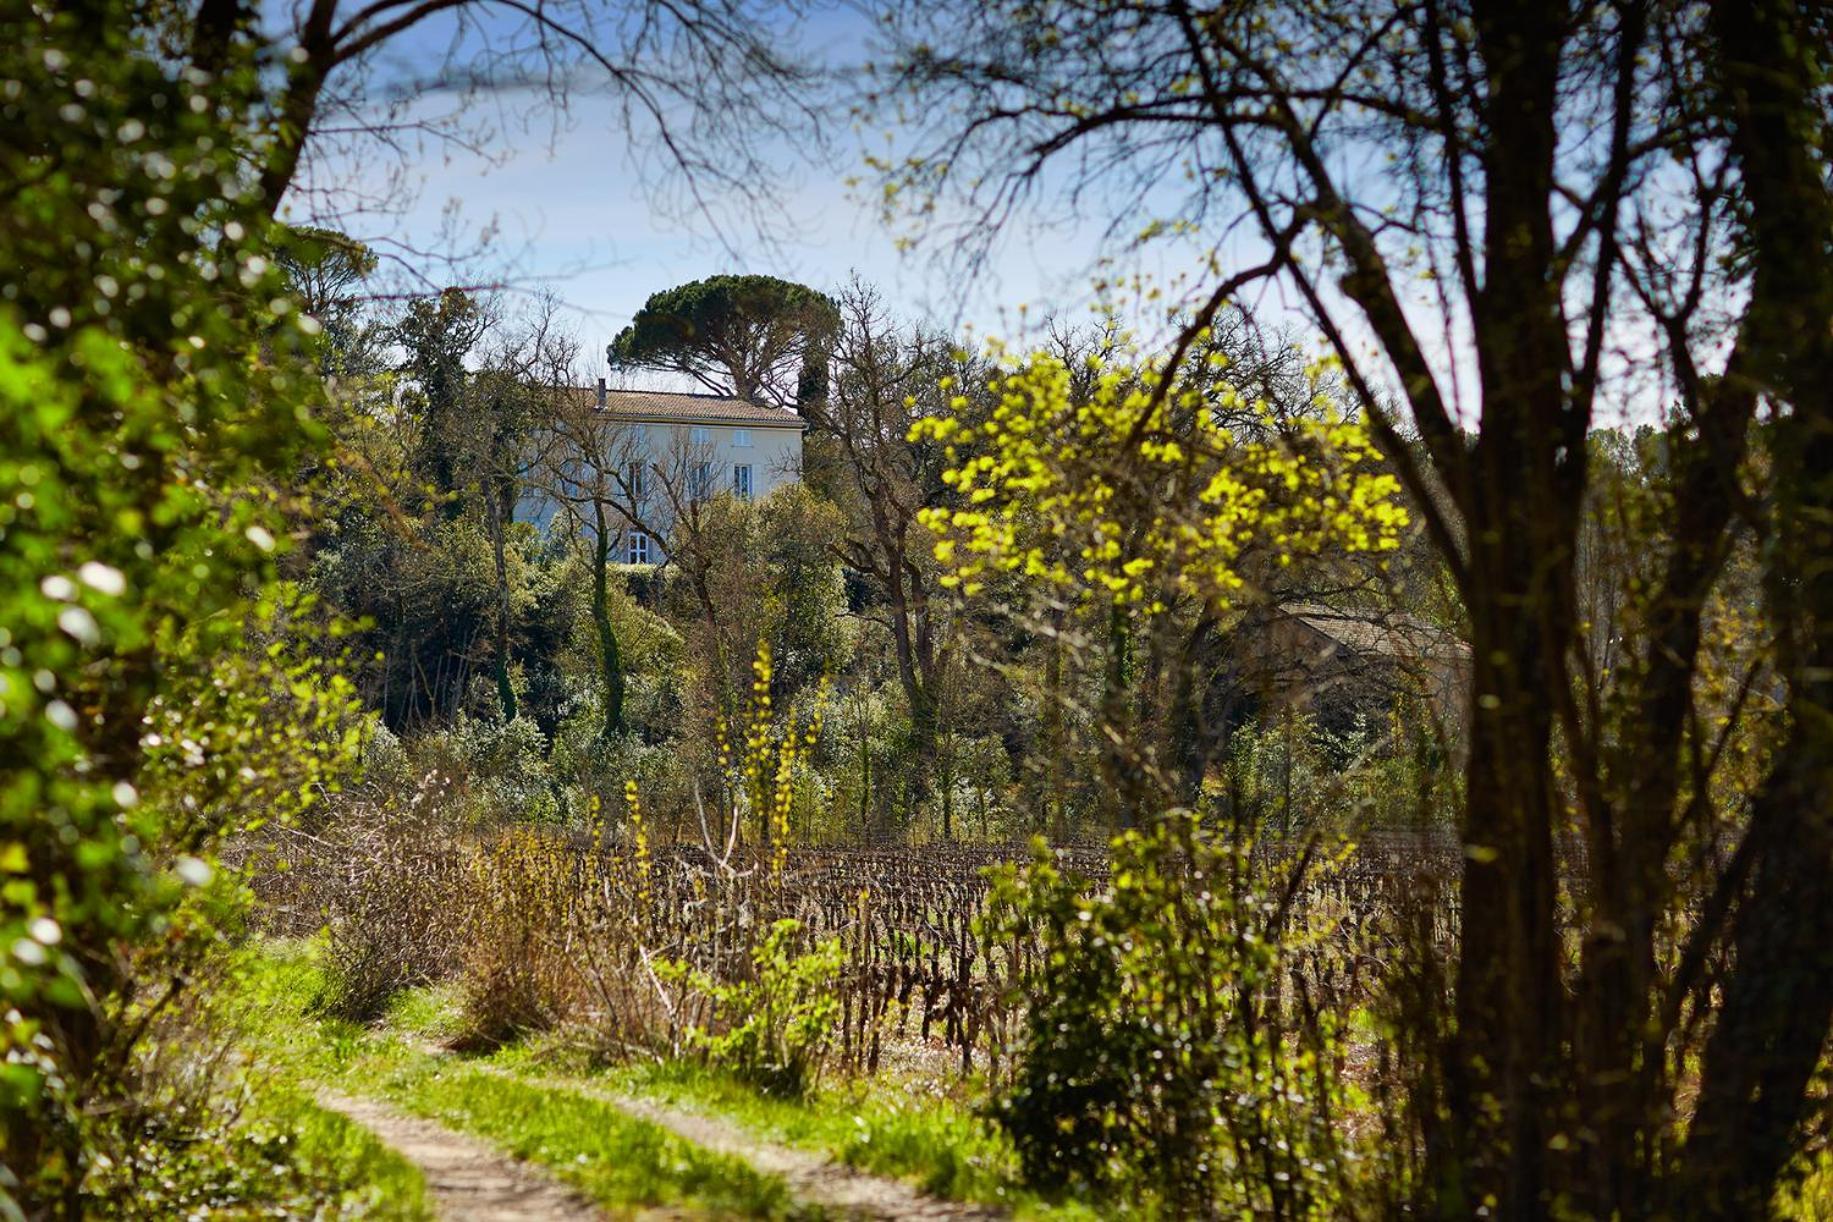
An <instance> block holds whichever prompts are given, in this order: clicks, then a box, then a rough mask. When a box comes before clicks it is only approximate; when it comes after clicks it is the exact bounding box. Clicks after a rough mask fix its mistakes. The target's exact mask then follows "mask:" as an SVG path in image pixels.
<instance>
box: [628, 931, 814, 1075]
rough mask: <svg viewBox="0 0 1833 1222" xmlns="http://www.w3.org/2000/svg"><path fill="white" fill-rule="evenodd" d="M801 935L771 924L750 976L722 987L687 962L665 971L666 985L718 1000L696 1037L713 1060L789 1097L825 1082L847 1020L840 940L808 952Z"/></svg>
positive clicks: (753, 953) (759, 947) (696, 1040)
mask: <svg viewBox="0 0 1833 1222" xmlns="http://www.w3.org/2000/svg"><path fill="white" fill-rule="evenodd" d="M801 934H802V927H801V924H800V923H799V922H797V921H794V920H787V919H785V920H780V921H777V922H776V923H775V924H774V925H772V926H771V928H770V932H769V933H767V934H766V935H764V940H763V941H762V942H760V943H758V945H757V947H756V949H755V950H754V951H753V952H752V967H753V969H754V974H753V975H752V976H751V977H750V978H749V979H743V980H736V981H733V982H731V983H722V982H720V981H717V980H714V979H713V978H712V977H710V976H708V975H707V974H706V973H704V972H699V971H696V970H694V969H693V968H691V967H689V966H687V965H686V964H683V963H671V964H668V965H666V967H665V968H664V969H662V970H661V974H662V977H663V979H664V980H665V981H666V982H668V983H675V984H679V983H685V984H686V985H688V986H689V987H690V988H693V989H694V990H696V991H697V992H699V993H701V994H702V995H704V996H706V997H708V998H710V999H711V1000H712V1002H713V1017H712V1021H711V1022H710V1023H709V1024H708V1026H706V1027H704V1028H701V1029H699V1030H697V1031H695V1032H694V1035H693V1039H694V1043H695V1045H696V1046H697V1047H699V1048H700V1049H701V1050H702V1052H704V1054H705V1055H706V1057H707V1059H708V1061H709V1062H711V1063H712V1064H713V1065H715V1066H718V1067H720V1068H722V1069H726V1070H729V1071H730V1072H732V1073H734V1074H736V1075H737V1076H738V1077H739V1078H741V1079H743V1080H744V1081H747V1082H750V1083H752V1084H754V1085H756V1086H758V1087H760V1088H762V1089H763V1090H765V1091H767V1092H769V1093H771V1094H776V1095H781V1096H786V1097H796V1096H800V1095H803V1094H806V1093H807V1092H808V1091H809V1090H811V1089H812V1088H813V1087H814V1085H815V1083H816V1082H817V1081H818V1080H819V1079H820V1076H821V1071H822V1069H823V1068H824V1067H825V1065H826V1063H827V1059H828V1053H829V1049H830V1047H831V1045H832V1043H833V1037H834V1023H835V1021H836V1020H837V1019H838V1018H839V1016H840V1001H839V997H838V995H837V993H836V991H835V989H834V983H835V980H836V978H837V977H838V976H839V973H840V967H841V964H842V963H843V962H844V960H845V956H844V954H843V953H842V951H841V948H840V943H839V941H838V940H837V939H828V940H827V941H825V942H821V943H819V944H818V945H816V946H815V947H814V948H813V949H812V950H809V951H806V952H802V951H800V949H799V948H800V946H801V943H802V936H801Z"/></svg>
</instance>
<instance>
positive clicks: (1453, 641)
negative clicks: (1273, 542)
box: [1280, 603, 1470, 658]
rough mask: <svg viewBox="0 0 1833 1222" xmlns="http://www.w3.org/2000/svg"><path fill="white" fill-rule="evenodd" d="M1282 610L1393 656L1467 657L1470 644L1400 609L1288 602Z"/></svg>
mask: <svg viewBox="0 0 1833 1222" xmlns="http://www.w3.org/2000/svg"><path fill="white" fill-rule="evenodd" d="M1280 610H1281V611H1283V612H1285V613H1286V614H1287V615H1290V616H1291V617H1292V618H1294V619H1296V620H1298V621H1299V622H1300V623H1302V624H1304V625H1305V626H1306V627H1307V628H1310V629H1311V630H1312V631H1314V632H1319V633H1322V634H1323V635H1324V636H1326V637H1329V638H1330V639H1331V640H1333V641H1335V642H1336V643H1337V644H1339V645H1341V646H1343V647H1344V648H1346V649H1350V650H1353V651H1354V652H1356V653H1359V654H1363V655H1369V654H1376V655H1381V656H1384V657H1390V658H1446V657H1467V656H1469V653H1470V647H1469V646H1468V645H1466V644H1465V643H1464V642H1462V641H1460V640H1458V638H1457V637H1456V636H1455V635H1454V634H1453V633H1451V632H1449V631H1447V630H1446V629H1444V628H1441V627H1439V626H1438V625H1437V624H1434V623H1431V622H1430V621H1428V620H1424V619H1420V618H1419V617H1418V616H1414V615H1406V614H1404V613H1401V612H1397V611H1386V612H1379V611H1374V612H1371V611H1364V612H1355V611H1338V610H1336V609H1335V608H1333V607H1326V606H1322V605H1320V604H1318V603H1287V604H1285V605H1284V606H1282V607H1281V608H1280Z"/></svg>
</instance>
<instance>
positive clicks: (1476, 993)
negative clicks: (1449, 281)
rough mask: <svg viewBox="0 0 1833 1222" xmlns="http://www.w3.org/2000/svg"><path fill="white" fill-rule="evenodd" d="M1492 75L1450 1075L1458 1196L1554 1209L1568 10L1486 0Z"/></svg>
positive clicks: (1474, 1205)
mask: <svg viewBox="0 0 1833 1222" xmlns="http://www.w3.org/2000/svg"><path fill="white" fill-rule="evenodd" d="M1475 17H1476V27H1477V37H1478V40H1479V42H1480V44H1481V48H1482V54H1483V64H1484V68H1485V71H1486V74H1487V78H1488V79H1487V92H1488V96H1487V99H1486V106H1485V109H1486V113H1487V117H1488V120H1489V125H1490V131H1489V134H1488V141H1487V143H1486V145H1485V149H1484V157H1483V173H1484V181H1485V191H1484V200H1485V214H1484V218H1483V220H1484V233H1483V275H1484V284H1483V289H1482V291H1481V292H1480V293H1479V294H1478V296H1477V298H1476V300H1475V301H1474V302H1473V310H1472V315H1473V323H1474V324H1475V327H1476V330H1477V333H1478V338H1479V344H1478V374H1479V377H1480V379H1481V383H1482V390H1483V428H1482V435H1481V439H1480V440H1479V441H1478V443H1477V446H1476V449H1475V451H1474V453H1473V455H1472V459H1473V470H1474V473H1475V477H1476V478H1475V481H1474V482H1475V484H1476V487H1475V488H1474V489H1473V491H1472V503H1471V506H1470V514H1469V522H1468V526H1469V541H1470V542H1469V547H1470V565H1469V581H1468V583H1467V586H1468V588H1467V589H1466V591H1465V596H1466V603H1467V609H1468V612H1469V615H1470V627H1471V656H1472V694H1473V698H1474V699H1473V703H1474V707H1473V708H1472V710H1471V737H1470V755H1469V759H1468V761H1467V764H1466V796H1465V813H1464V829H1463V832H1464V843H1465V853H1466V856H1465V863H1464V876H1463V887H1462V903H1463V908H1462V924H1463V943H1462V946H1461V948H1460V954H1459V961H1458V978H1457V999H1456V1017H1457V1032H1456V1041H1455V1045H1454V1049H1453V1064H1452V1065H1451V1066H1450V1067H1449V1069H1448V1074H1447V1087H1448V1090H1449V1094H1450V1102H1451V1109H1452V1114H1453V1115H1454V1116H1457V1117H1458V1118H1459V1122H1460V1124H1461V1126H1462V1128H1461V1129H1460V1134H1461V1137H1462V1141H1463V1145H1464V1149H1463V1150H1462V1152H1461V1155H1460V1157H1459V1163H1460V1166H1459V1167H1458V1168H1457V1169H1456V1173H1455V1174H1454V1175H1453V1176H1451V1177H1450V1178H1449V1182H1448V1183H1446V1185H1445V1187H1446V1188H1447V1189H1449V1191H1450V1193H1451V1197H1450V1199H1448V1200H1446V1201H1445V1202H1444V1204H1445V1205H1446V1206H1447V1207H1448V1209H1449V1210H1450V1211H1451V1212H1456V1213H1466V1212H1470V1211H1474V1210H1476V1209H1478V1208H1481V1207H1483V1206H1484V1205H1485V1204H1487V1203H1489V1202H1492V1201H1493V1203H1494V1204H1493V1205H1492V1206H1491V1207H1490V1211H1491V1215H1492V1216H1496V1217H1502V1218H1539V1217H1543V1216H1545V1212H1546V1208H1547V1182H1548V1166H1547V1160H1548V1143H1549V1141H1550V1139H1551V1138H1552V1137H1553V1136H1554V1134H1555V1129H1554V1124H1555V1123H1556V1120H1555V1117H1554V1115H1553V1113H1554V1110H1555V1109H1554V1106H1553V1105H1554V1103H1555V1101H1556V1099H1557V1095H1556V1093H1555V1092H1556V1089H1557V1085H1558V1084H1559V1083H1560V1082H1561V1080H1562V1077H1563V1075H1562V1072H1561V1071H1562V1065H1561V1057H1562V1051H1563V1042H1564V1039H1565V1037H1566V1034H1567V1032H1566V1031H1565V1027H1566V1023H1565V1021H1564V1020H1565V1006H1564V996H1563V992H1562V984H1561V980H1560V970H1559V964H1560V946H1559V926H1558V922H1557V919H1556V912H1555V895H1556V879H1555V861H1554V851H1553V833H1554V827H1555V826H1556V821H1557V819H1558V818H1559V816H1560V812H1561V811H1562V810H1563V806H1564V803H1563V800H1562V797H1561V794H1560V793H1559V790H1558V785H1557V781H1556V777H1555V761H1554V758H1553V721H1554V715H1553V712H1554V710H1555V709H1556V708H1557V707H1558V702H1559V701H1560V700H1561V699H1562V697H1563V694H1564V693H1565V691H1566V690H1567V684H1568V682H1569V680H1568V677H1567V672H1566V656H1567V652H1568V651H1569V650H1570V648H1571V646H1572V641H1573V637H1574V620H1575V612H1574V608H1573V602H1572V588H1573V587H1572V572H1573V564H1574V558H1575V553H1576V546H1577V533H1578V523H1579V520H1580V507H1579V500H1580V497H1581V495H1582V492H1583V489H1584V472H1585V466H1584V462H1585V459H1584V454H1585V448H1584V438H1585V433H1586V428H1587V426H1588V424H1589V421H1588V420H1587V419H1584V418H1580V417H1579V415H1578V413H1579V412H1580V410H1581V409H1580V408H1579V407H1578V406H1577V405H1575V403H1574V401H1573V400H1572V399H1571V398H1570V397H1569V396H1568V394H1567V393H1566V388H1565V387H1564V385H1563V384H1562V378H1561V372H1562V370H1563V369H1564V368H1565V367H1566V365H1567V363H1568V353H1567V347H1566V343H1567V341H1566V330H1565V324H1564V320H1563V316H1562V313H1561V308H1560V300H1559V291H1558V278H1557V277H1556V276H1554V275H1553V274H1552V268H1553V263H1554V259H1555V254H1556V245H1555V242H1554V236H1553V225H1552V216H1551V202H1550V201H1551V198H1552V187H1553V158H1554V150H1555V146H1556V142H1557V133H1556V125H1555V117H1556V110H1557V106H1556V96H1555V91H1556V84H1557V75H1558V65H1559V63H1560V59H1561V56H1560V50H1561V45H1562V41H1563V39H1564V38H1565V36H1566V25H1565V17H1564V15H1563V14H1562V13H1561V12H1559V11H1558V9H1557V8H1556V7H1553V6H1544V5H1517V4H1512V3H1511V4H1500V3H1499V4H1479V5H1478V6H1477V11H1476V13H1475Z"/></svg>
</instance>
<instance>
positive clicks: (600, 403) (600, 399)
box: [598, 378, 605, 412]
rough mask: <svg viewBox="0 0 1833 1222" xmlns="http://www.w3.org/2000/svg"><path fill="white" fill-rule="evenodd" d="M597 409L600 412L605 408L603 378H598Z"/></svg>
mask: <svg viewBox="0 0 1833 1222" xmlns="http://www.w3.org/2000/svg"><path fill="white" fill-rule="evenodd" d="M598 410H599V411H601V412H602V411H604V410H605V380H604V379H603V378H600V379H598Z"/></svg>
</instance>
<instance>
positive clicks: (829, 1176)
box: [475, 1065, 1006, 1222]
mask: <svg viewBox="0 0 1833 1222" xmlns="http://www.w3.org/2000/svg"><path fill="white" fill-rule="evenodd" d="M475 1068H477V1069H481V1070H483V1071H484V1072H485V1073H492V1074H497V1075H498V1076H500V1077H505V1078H510V1079H513V1080H516V1081H526V1082H531V1083H532V1084H534V1085H537V1086H540V1087H542V1088H543V1089H545V1090H553V1091H569V1092H571V1093H573V1094H576V1095H583V1096H585V1097H587V1098H591V1099H597V1100H600V1101H601V1102H604V1103H609V1104H611V1105H612V1106H613V1107H616V1108H620V1109H622V1110H623V1111H625V1112H627V1113H629V1114H630V1115H632V1116H635V1117H636V1118H637V1119H639V1120H647V1121H648V1122H649V1123H651V1124H653V1125H657V1126H658V1127H660V1128H664V1129H667V1130H668V1131H669V1132H671V1133H673V1134H675V1135H676V1136H677V1137H681V1138H683V1139H685V1140H687V1141H691V1142H693V1143H694V1144H695V1145H697V1146H699V1147H701V1148H702V1149H704V1150H711V1151H712V1152H714V1153H715V1154H726V1155H731V1156H732V1157H734V1158H741V1159H743V1160H744V1161H745V1162H747V1163H749V1164H750V1165H751V1166H752V1167H754V1168H756V1169H757V1170H758V1171H761V1172H763V1173H764V1174H766V1175H777V1176H781V1177H782V1178H783V1181H784V1182H785V1183H787V1184H788V1185H789V1191H790V1193H791V1194H792V1195H793V1196H794V1197H795V1199H796V1200H797V1201H798V1202H799V1203H801V1204H804V1205H813V1206H817V1207H819V1208H820V1209H821V1210H823V1211H824V1212H826V1213H829V1214H833V1215H836V1216H838V1217H842V1218H852V1219H891V1218H915V1219H950V1220H957V1222H958V1220H961V1219H995V1218H1003V1217H1005V1216H1006V1214H1005V1212H1004V1211H1002V1210H997V1209H990V1208H988V1207H987V1206H984V1205H970V1204H966V1203H964V1202H961V1201H945V1200H942V1199H941V1198H940V1197H933V1196H930V1195H928V1194H927V1193H924V1192H920V1191H918V1190H917V1189H915V1188H912V1187H911V1186H910V1185H909V1184H906V1183H904V1182H902V1181H901V1180H894V1179H887V1178H885V1177H883V1176H877V1175H870V1174H868V1173H866V1172H864V1171H858V1170H855V1169H854V1168H852V1167H849V1166H847V1165H846V1164H844V1163H839V1162H835V1161H834V1160H833V1159H831V1158H828V1157H826V1156H825V1155H821V1154H816V1153H814V1152H813V1151H810V1150H801V1149H797V1148H796V1147H794V1146H786V1145H783V1144H782V1143H780V1142H774V1141H768V1140H766V1139H764V1138H761V1137H758V1136H757V1135H756V1134H754V1133H751V1132H750V1131H748V1130H747V1129H745V1128H744V1127H742V1126H740V1125H737V1124H734V1123H733V1122H732V1121H729V1120H726V1119H723V1118H721V1117H718V1116H710V1115H708V1114H706V1113H705V1112H695V1111H688V1110H686V1109H683V1108H677V1107H669V1106H666V1105H664V1104H660V1103H653V1102H651V1101H649V1100H647V1099H635V1098H632V1097H630V1096H629V1095H621V1094H615V1093H613V1092H611V1091H602V1090H595V1089H594V1088H592V1087H590V1086H585V1085H583V1084H580V1083H576V1082H567V1081H563V1080H558V1079H554V1078H540V1079H526V1078H518V1077H517V1076H516V1075H515V1074H512V1073H510V1072H509V1071H508V1070H506V1069H499V1068H497V1067H495V1066H490V1065H477V1066H475Z"/></svg>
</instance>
